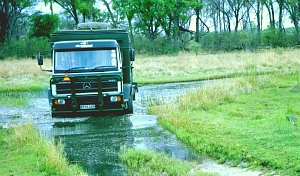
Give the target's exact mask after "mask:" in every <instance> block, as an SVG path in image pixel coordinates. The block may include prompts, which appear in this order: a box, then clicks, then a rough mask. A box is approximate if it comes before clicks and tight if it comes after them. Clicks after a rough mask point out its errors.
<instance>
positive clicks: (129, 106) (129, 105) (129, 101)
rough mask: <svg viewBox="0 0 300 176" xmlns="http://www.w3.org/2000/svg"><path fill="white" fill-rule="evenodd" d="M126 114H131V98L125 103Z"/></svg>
mask: <svg viewBox="0 0 300 176" xmlns="http://www.w3.org/2000/svg"><path fill="white" fill-rule="evenodd" d="M126 114H133V103H132V98H129V100H128V102H127V109H126Z"/></svg>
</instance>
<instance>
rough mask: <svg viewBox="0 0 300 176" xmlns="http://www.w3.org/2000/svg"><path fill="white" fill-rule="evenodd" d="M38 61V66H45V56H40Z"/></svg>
mask: <svg viewBox="0 0 300 176" xmlns="http://www.w3.org/2000/svg"><path fill="white" fill-rule="evenodd" d="M37 61H38V65H43V63H44V61H43V56H42V55H40V54H39V55H38V56H37Z"/></svg>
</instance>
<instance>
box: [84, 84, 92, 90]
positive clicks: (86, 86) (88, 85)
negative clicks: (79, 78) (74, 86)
mask: <svg viewBox="0 0 300 176" xmlns="http://www.w3.org/2000/svg"><path fill="white" fill-rule="evenodd" d="M91 87H92V85H91V83H83V85H82V88H83V89H91Z"/></svg>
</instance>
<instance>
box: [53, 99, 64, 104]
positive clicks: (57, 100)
mask: <svg viewBox="0 0 300 176" xmlns="http://www.w3.org/2000/svg"><path fill="white" fill-rule="evenodd" d="M54 104H60V105H62V104H66V101H65V100H64V99H55V100H54Z"/></svg>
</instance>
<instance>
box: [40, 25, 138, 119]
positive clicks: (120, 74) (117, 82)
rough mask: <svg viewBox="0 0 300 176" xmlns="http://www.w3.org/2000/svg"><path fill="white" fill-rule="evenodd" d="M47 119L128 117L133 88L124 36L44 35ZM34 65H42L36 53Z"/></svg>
mask: <svg viewBox="0 0 300 176" xmlns="http://www.w3.org/2000/svg"><path fill="white" fill-rule="evenodd" d="M50 42H51V59H52V68H51V72H52V76H51V79H50V87H49V89H48V99H49V104H50V106H51V112H52V117H66V116H84V115H96V116H98V115H104V114H130V113H133V102H132V101H133V100H135V94H136V92H138V84H137V83H136V82H133V74H132V71H133V65H132V64H133V61H134V50H133V49H132V48H131V47H130V41H129V37H128V33H127V32H126V31H124V30H117V29H88V30H66V31H58V32H55V33H53V34H51V35H50ZM38 64H39V65H40V66H41V65H43V57H42V56H41V55H40V54H39V56H38Z"/></svg>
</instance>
